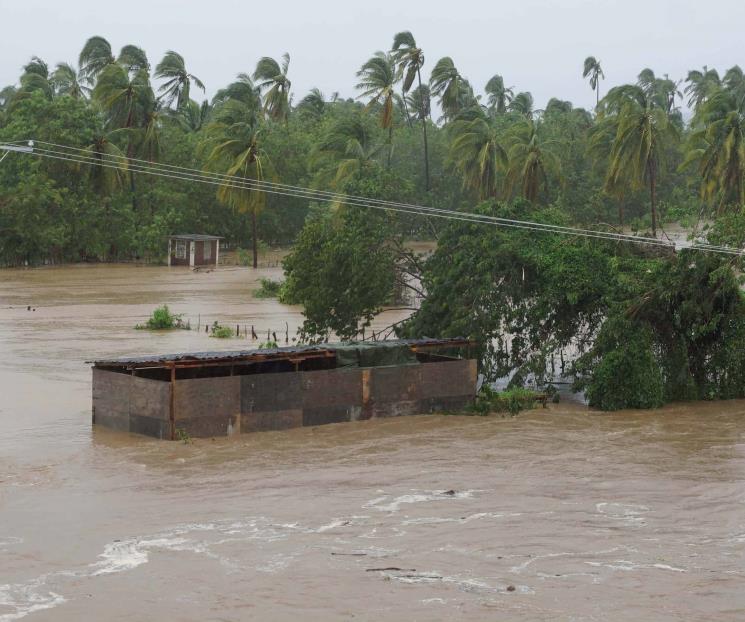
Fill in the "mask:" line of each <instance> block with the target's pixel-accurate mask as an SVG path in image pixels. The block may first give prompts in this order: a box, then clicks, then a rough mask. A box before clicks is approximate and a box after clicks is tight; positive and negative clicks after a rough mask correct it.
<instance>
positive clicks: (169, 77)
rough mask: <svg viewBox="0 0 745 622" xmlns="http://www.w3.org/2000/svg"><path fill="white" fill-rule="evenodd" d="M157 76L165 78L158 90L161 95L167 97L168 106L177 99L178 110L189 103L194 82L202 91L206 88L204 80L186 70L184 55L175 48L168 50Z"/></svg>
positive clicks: (157, 69) (157, 70) (156, 69)
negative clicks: (175, 50)
mask: <svg viewBox="0 0 745 622" xmlns="http://www.w3.org/2000/svg"><path fill="white" fill-rule="evenodd" d="M155 77H156V78H160V79H162V80H165V82H164V83H163V84H162V85H161V87H160V88H159V89H158V91H159V92H160V93H162V95H161V97H163V98H164V99H165V104H166V106H169V107H170V106H171V105H172V104H173V102H174V101H175V102H176V109H177V110H180V109H181V108H183V107H184V106H186V105H187V104H188V103H189V101H190V97H189V94H190V87H191V83H192V82H193V83H194V84H195V85H196V86H198V87H199V88H200V89H202V91H204V90H205V89H204V84H202V81H201V80H200V79H199V78H197V77H196V76H195V75H194V74H192V73H189V72H188V71H187V70H186V63H185V62H184V57H183V56H181V54H179V53H178V52H174V51H173V50H169V51H168V52H166V53H165V56H163V60H161V61H160V62H159V63H158V65H157V67H156V68H155Z"/></svg>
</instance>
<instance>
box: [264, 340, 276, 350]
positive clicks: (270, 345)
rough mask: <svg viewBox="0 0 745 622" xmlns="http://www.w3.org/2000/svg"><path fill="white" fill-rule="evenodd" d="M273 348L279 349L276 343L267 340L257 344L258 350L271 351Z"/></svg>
mask: <svg viewBox="0 0 745 622" xmlns="http://www.w3.org/2000/svg"><path fill="white" fill-rule="evenodd" d="M274 348H279V346H278V345H277V342H276V341H272V340H269V341H265V342H263V343H260V344H259V350H273V349H274Z"/></svg>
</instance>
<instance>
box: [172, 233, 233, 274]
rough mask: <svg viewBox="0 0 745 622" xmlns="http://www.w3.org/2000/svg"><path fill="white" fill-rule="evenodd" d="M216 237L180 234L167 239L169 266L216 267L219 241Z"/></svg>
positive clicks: (218, 258)
mask: <svg viewBox="0 0 745 622" xmlns="http://www.w3.org/2000/svg"><path fill="white" fill-rule="evenodd" d="M221 239H222V238H221V237H219V236H216V235H202V234H198V233H182V234H179V235H172V236H170V237H169V238H168V265H169V266H190V267H192V268H194V267H196V266H217V265H218V263H219V262H220V240H221Z"/></svg>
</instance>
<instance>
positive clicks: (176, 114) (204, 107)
mask: <svg viewBox="0 0 745 622" xmlns="http://www.w3.org/2000/svg"><path fill="white" fill-rule="evenodd" d="M169 110H170V109H169ZM167 112H168V114H167V117H166V118H168V119H171V120H172V121H175V122H176V124H177V125H178V126H179V127H180V128H181V129H182V130H184V132H188V133H192V134H194V133H196V132H199V131H200V130H201V129H202V128H203V127H205V126H206V125H207V123H208V122H209V118H210V115H211V114H212V106H211V105H210V103H209V101H208V100H206V99H205V100H204V101H203V102H202V103H201V104H200V103H198V102H195V101H194V100H193V99H190V100H189V101H188V102H187V103H186V104H184V105H183V106H181V107H180V108H178V109H176V110H170V111H167Z"/></svg>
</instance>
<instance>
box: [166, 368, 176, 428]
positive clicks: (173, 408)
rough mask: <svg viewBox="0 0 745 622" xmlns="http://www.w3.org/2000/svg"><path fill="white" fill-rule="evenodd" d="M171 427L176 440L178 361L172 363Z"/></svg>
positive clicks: (169, 414) (169, 415) (169, 416)
mask: <svg viewBox="0 0 745 622" xmlns="http://www.w3.org/2000/svg"><path fill="white" fill-rule="evenodd" d="M168 418H169V420H170V423H171V425H170V427H171V440H172V441H175V440H176V363H171V403H170V409H169V413H168Z"/></svg>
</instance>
